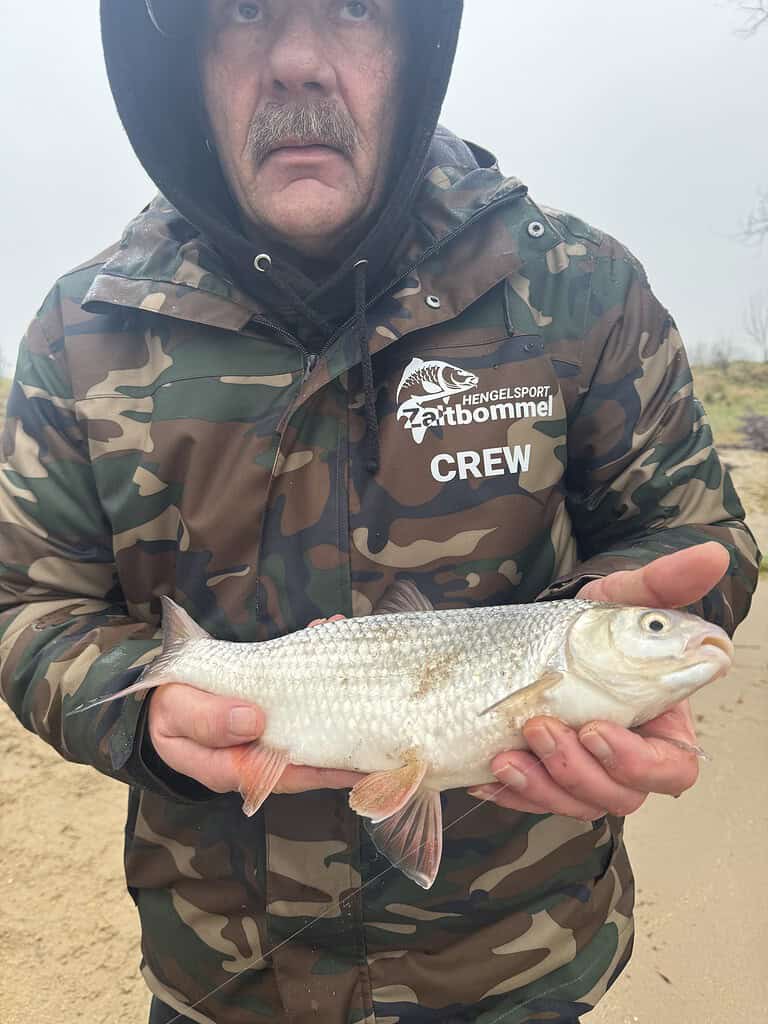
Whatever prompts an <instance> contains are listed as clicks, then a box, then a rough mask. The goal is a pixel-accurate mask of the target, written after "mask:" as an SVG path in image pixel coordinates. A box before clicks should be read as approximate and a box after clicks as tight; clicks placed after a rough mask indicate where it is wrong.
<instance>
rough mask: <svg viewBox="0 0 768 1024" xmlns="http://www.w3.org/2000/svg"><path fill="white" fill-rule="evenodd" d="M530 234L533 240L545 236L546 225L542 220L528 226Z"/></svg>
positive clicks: (532, 222)
mask: <svg viewBox="0 0 768 1024" xmlns="http://www.w3.org/2000/svg"><path fill="white" fill-rule="evenodd" d="M528 234H529V235H530V236H531V238H541V236H542V235H543V234H544V225H543V224H542V223H541V221H540V220H532V221H531V223H530V224H529V225H528Z"/></svg>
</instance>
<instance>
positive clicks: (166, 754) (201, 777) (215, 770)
mask: <svg viewBox="0 0 768 1024" xmlns="http://www.w3.org/2000/svg"><path fill="white" fill-rule="evenodd" d="M148 724H149V734H150V738H151V740H152V743H153V745H154V747H155V750H156V751H157V753H158V755H159V757H161V758H162V760H163V761H165V763H166V764H167V765H169V767H171V768H173V769H174V771H177V772H180V773H181V774H182V775H186V776H188V777H189V778H192V779H196V780H197V781H198V782H200V783H202V785H204V786H206V787H207V788H208V789H210V790H212V791H213V792H214V793H229V792H233V791H236V790H239V788H240V785H241V782H242V777H241V775H242V773H241V760H242V757H243V755H244V753H245V752H246V750H247V748H248V747H249V746H250V744H251V743H252V742H253V741H254V740H257V739H258V738H259V737H260V736H261V734H262V732H263V731H264V725H265V720H264V714H263V712H262V711H261V709H260V708H258V707H256V706H255V705H253V704H246V703H244V702H243V701H241V700H233V699H230V698H228V697H216V696H214V695H213V694H209V693H204V692H203V691H201V690H196V689H194V688H193V687H191V686H181V685H177V684H168V685H167V686H164V687H162V688H161V689H159V690H157V691H156V692H155V693H154V694H153V696H152V698H151V702H150V706H149V723H148ZM360 778H361V776H360V775H358V774H357V773H356V772H346V771H330V770H327V769H321V768H300V767H293V766H291V767H289V768H287V769H286V771H285V772H284V773H283V776H282V777H281V779H280V782H279V783H278V785H277V787H276V788H275V792H276V793H303V792H305V791H307V790H310V789H348V788H351V787H352V786H354V785H355V783H357V782H358V781H359V779H360Z"/></svg>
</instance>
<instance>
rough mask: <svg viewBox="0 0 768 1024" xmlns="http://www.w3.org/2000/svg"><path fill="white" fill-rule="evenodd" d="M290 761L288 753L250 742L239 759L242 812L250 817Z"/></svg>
mask: <svg viewBox="0 0 768 1024" xmlns="http://www.w3.org/2000/svg"><path fill="white" fill-rule="evenodd" d="M290 763H291V759H290V757H289V756H288V754H286V753H284V752H283V751H282V750H273V749H272V747H268V746H266V745H265V744H263V743H252V744H251V745H250V747H248V749H247V750H246V751H245V753H244V754H242V755H241V759H240V766H239V768H240V778H241V780H242V781H241V783H240V796H241V797H242V798H243V814H245V815H247V816H248V817H249V818H252V817H253V815H254V814H255V813H256V812H257V811H258V809H259V808H260V807H261V805H262V804H263V803H264V801H265V800H266V799H267V797H268V796H269V795H270V793H271V792H272V791H273V790H274V788H275V786H276V785H277V784H278V782H279V781H280V779H281V778H282V775H283V772H284V771H285V769H286V768H287V767H288V765H289V764H290Z"/></svg>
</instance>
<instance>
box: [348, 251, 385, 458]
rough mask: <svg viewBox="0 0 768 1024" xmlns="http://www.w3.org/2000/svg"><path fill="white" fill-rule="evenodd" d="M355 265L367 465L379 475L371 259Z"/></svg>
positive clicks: (379, 444) (356, 314)
mask: <svg viewBox="0 0 768 1024" xmlns="http://www.w3.org/2000/svg"><path fill="white" fill-rule="evenodd" d="M354 269H355V326H356V328H357V338H358V343H359V345H360V367H361V369H362V371H363V394H364V396H365V440H366V443H367V445H368V462H367V464H366V465H367V469H368V472H369V473H370V474H371V476H375V475H376V473H378V471H379V467H380V466H381V441H380V438H379V418H378V416H377V414H376V391H375V389H374V383H373V363H372V361H371V346H370V343H369V339H368V318H367V317H366V315H365V306H366V272H367V270H368V260H358V262H357V263H356V264H355V267H354Z"/></svg>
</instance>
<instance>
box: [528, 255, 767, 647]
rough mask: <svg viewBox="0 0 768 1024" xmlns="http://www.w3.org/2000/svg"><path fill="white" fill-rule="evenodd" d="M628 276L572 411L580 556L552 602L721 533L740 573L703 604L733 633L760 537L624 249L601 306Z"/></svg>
mask: <svg viewBox="0 0 768 1024" xmlns="http://www.w3.org/2000/svg"><path fill="white" fill-rule="evenodd" d="M611 243H612V245H613V246H616V245H617V243H615V242H612V240H610V242H609V244H611ZM618 248H619V249H620V247H618ZM617 268H619V269H617ZM622 272H623V273H624V274H625V275H626V278H627V281H626V287H625V289H624V302H623V305H622V306H620V307H619V309H618V313H617V315H614V316H608V317H605V316H604V317H602V318H601V319H600V320H599V321H598V326H597V327H596V328H595V333H594V337H593V338H591V339H590V338H589V337H588V338H587V341H586V343H585V347H584V362H583V367H582V378H581V380H580V381H579V394H580V397H579V398H578V399H577V401H576V403H575V405H574V408H573V411H572V414H571V416H570V418H569V429H568V438H569V440H568V468H567V476H566V487H567V505H568V510H569V513H570V516H571V520H572V523H573V529H574V533H575V535H576V539H577V543H578V547H579V555H580V559H581V561H580V564H579V565H578V566H576V568H575V569H574V571H573V572H571V573H569V574H568V575H567V576H566V577H564V578H562V579H560V580H557V581H556V582H555V583H554V584H553V585H552V586H550V587H549V588H548V589H547V591H545V593H544V594H543V595H542V597H543V598H545V599H546V598H553V597H569V596H573V595H574V594H575V593H577V592H578V590H579V589H580V587H581V586H582V585H583V584H584V583H586V582H587V581H588V580H590V579H595V578H599V577H601V576H605V575H607V574H608V573H611V572H615V571H618V570H622V569H633V568H639V567H640V566H643V565H645V564H647V563H648V562H651V561H653V560H654V559H656V558H659V557H660V556H661V555H665V554H669V553H671V552H674V551H678V550H681V549H683V548H687V547H692V546H694V545H696V544H702V543H704V542H706V541H712V540H714V541H718V542H719V543H720V544H722V545H723V546H724V547H725V548H726V549H727V550H728V552H729V554H730V556H731V564H730V568H729V571H728V574H727V575H726V576H725V578H724V579H723V580H722V582H721V583H720V584H719V585H718V586H717V587H716V588H715V589H714V590H713V591H712V592H711V593H710V594H708V595H707V597H706V598H704V600H703V601H702V602H700V603H699V605H698V606H697V607H696V608H694V609H693V610H694V611H697V612H698V614H700V615H703V616H704V617H705V618H707V619H709V620H710V621H712V622H716V623H718V624H720V625H722V626H723V627H724V628H725V629H727V630H728V631H729V632H730V633H732V632H733V631H734V629H735V628H736V626H737V625H738V624H739V622H740V621H741V620H742V619H743V618H744V617H745V616H746V614H747V612H748V610H749V606H750V602H751V596H752V593H753V591H754V589H755V585H756V582H757V573H758V565H759V561H760V554H759V552H758V550H757V544H756V543H755V539H754V537H753V536H752V534H751V532H750V531H749V529H748V528H747V526H746V525H745V522H744V509H743V508H742V505H741V502H740V501H739V498H738V496H737V494H736V491H735V489H734V486H733V482H732V480H731V477H730V474H729V473H728V471H727V469H726V468H725V467H724V466H723V464H722V462H721V461H720V458H719V457H718V454H717V452H716V450H715V448H714V444H713V439H712V431H711V429H710V426H709V423H708V421H707V417H706V415H705V413H704V410H703V408H702V406H701V404H700V403H699V402H698V401H697V399H696V397H695V396H694V389H693V379H692V375H691V371H690V367H689V365H688V360H687V357H686V354H685V349H684V347H683V343H682V340H681V338H680V335H679V333H678V331H677V329H676V327H675V323H674V321H673V320H672V318H671V317H670V315H669V314H668V313H667V311H666V310H665V309H664V308H663V307H662V306H661V304H660V303H659V302H658V301H657V299H656V298H655V297H654V295H653V293H652V292H651V289H650V287H649V286H648V282H647V280H646V278H645V274H644V273H643V271H642V268H641V267H640V266H639V265H638V264H637V263H636V261H634V260H633V259H632V258H631V257H629V256H628V254H627V253H626V251H625V250H620V252H618V253H617V252H616V250H613V251H611V252H610V253H609V256H608V257H607V258H605V259H604V260H602V261H601V262H600V264H599V267H598V270H597V272H596V278H597V280H596V282H595V286H594V287H595V291H596V292H597V296H596V305H597V308H598V309H600V296H601V294H602V295H604V294H609V293H610V290H611V287H612V285H613V284H614V282H615V280H616V276H617V274H621V273H622ZM606 320H607V322H608V327H607V329H606ZM600 330H602V339H599V332H600ZM606 336H607V337H606Z"/></svg>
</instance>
